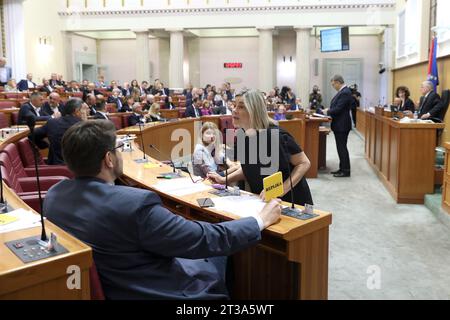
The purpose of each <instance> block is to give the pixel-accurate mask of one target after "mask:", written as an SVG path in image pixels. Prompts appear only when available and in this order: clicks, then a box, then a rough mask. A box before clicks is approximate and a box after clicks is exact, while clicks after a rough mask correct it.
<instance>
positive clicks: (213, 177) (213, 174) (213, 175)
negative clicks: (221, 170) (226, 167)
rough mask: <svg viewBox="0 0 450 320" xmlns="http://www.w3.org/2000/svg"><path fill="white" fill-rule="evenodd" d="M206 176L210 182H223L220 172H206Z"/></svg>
mask: <svg viewBox="0 0 450 320" xmlns="http://www.w3.org/2000/svg"><path fill="white" fill-rule="evenodd" d="M207 177H208V179H209V180H210V181H211V182H212V183H218V184H224V183H225V178H224V177H222V176H221V175H220V174H217V173H216V172H210V173H208V175H207Z"/></svg>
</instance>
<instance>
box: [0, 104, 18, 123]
mask: <svg viewBox="0 0 450 320" xmlns="http://www.w3.org/2000/svg"><path fill="white" fill-rule="evenodd" d="M19 110H20V108H7V109H0V112H1V113H3V114H4V115H5V116H6V121H7V122H8V126H11V125H12V114H13V113H14V112H19Z"/></svg>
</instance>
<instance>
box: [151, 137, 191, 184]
mask: <svg viewBox="0 0 450 320" xmlns="http://www.w3.org/2000/svg"><path fill="white" fill-rule="evenodd" d="M150 148H152V149H154V150H155V151H156V152H158V153H159V154H160V155H162V156H163V158H166V159H168V161H170V165H171V166H172V168H173V172H168V173H162V174H161V175H162V176H170V177H171V178H182V177H183V176H182V175H181V174H179V173H178V172H177V170H176V169H180V170H183V171H186V172H188V173H189V175H190V172H189V170H188V169H187V168H185V167H175V163H173V161H172V158H171V157H168V156H167V155H166V154H164V153H163V152H161V150H159V149H158V148H157V147H155V146H154V145H153V144H151V145H150ZM191 179H192V177H191Z"/></svg>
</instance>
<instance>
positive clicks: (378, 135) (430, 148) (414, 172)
mask: <svg viewBox="0 0 450 320" xmlns="http://www.w3.org/2000/svg"><path fill="white" fill-rule="evenodd" d="M365 116H366V142H365V150H366V158H367V160H368V161H369V163H370V164H371V165H372V167H373V168H374V169H375V171H376V173H377V174H378V176H379V177H380V179H381V181H382V182H383V183H384V185H385V186H386V188H387V189H388V190H389V192H390V193H391V195H392V197H393V198H394V199H395V200H396V201H397V203H415V204H422V203H424V196H425V194H431V193H434V164H435V148H436V136H437V132H436V131H437V130H438V129H443V128H445V124H422V123H409V124H403V123H400V122H398V121H394V120H392V119H390V118H387V117H384V116H383V113H382V111H381V112H380V111H377V114H374V113H370V112H366V115H365Z"/></svg>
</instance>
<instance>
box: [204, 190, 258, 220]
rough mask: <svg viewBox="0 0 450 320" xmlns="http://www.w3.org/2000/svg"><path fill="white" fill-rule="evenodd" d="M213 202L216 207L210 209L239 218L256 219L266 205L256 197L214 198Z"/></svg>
mask: <svg viewBox="0 0 450 320" xmlns="http://www.w3.org/2000/svg"><path fill="white" fill-rule="evenodd" d="M212 201H213V202H214V207H212V208H210V209H216V210H219V211H224V212H228V213H231V214H234V215H236V216H239V217H254V216H256V215H257V214H258V213H260V212H261V210H262V209H263V208H264V206H265V205H266V203H265V202H264V201H262V200H261V199H260V198H259V197H256V196H254V195H242V196H240V197H237V196H236V197H223V198H213V199H212Z"/></svg>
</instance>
